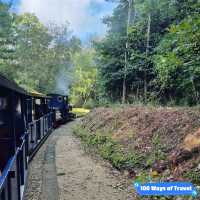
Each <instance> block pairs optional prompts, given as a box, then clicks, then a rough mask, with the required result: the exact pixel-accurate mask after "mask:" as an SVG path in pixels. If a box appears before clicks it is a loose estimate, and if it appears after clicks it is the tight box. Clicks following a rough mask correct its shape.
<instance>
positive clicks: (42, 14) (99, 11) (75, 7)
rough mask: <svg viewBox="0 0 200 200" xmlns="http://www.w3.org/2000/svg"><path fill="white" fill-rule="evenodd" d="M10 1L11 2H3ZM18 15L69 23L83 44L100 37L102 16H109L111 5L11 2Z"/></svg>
mask: <svg viewBox="0 0 200 200" xmlns="http://www.w3.org/2000/svg"><path fill="white" fill-rule="evenodd" d="M4 1H11V0H4ZM12 1H13V3H14V10H15V11H16V12H18V13H24V12H30V13H34V14H35V15H36V16H37V17H38V18H39V19H40V21H41V22H42V23H44V24H48V23H49V22H54V23H57V24H63V23H65V22H66V21H68V22H69V23H70V28H71V29H72V31H73V33H74V34H75V35H76V36H78V37H79V38H80V39H81V40H82V41H83V42H84V41H86V40H87V39H88V38H89V37H90V36H91V35H97V36H100V37H102V36H103V35H105V33H106V26H105V25H104V24H103V23H102V18H103V16H106V15H110V14H111V13H112V10H113V8H114V4H113V3H109V2H106V1H105V0H12Z"/></svg>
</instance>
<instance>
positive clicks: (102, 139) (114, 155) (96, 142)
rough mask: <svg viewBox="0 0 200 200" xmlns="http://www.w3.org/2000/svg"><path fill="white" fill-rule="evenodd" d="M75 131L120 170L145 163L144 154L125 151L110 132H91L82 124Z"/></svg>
mask: <svg viewBox="0 0 200 200" xmlns="http://www.w3.org/2000/svg"><path fill="white" fill-rule="evenodd" d="M73 132H74V134H75V135H76V136H78V137H80V138H81V140H82V141H83V142H84V143H85V144H87V145H88V146H89V147H94V148H95V149H96V150H97V152H98V153H99V154H100V155H101V157H102V158H104V159H106V160H109V161H110V162H111V164H112V165H113V166H114V167H115V168H117V169H119V170H122V169H131V168H133V167H137V166H138V167H141V165H142V163H143V162H142V160H143V159H144V158H143V157H142V156H140V155H138V154H133V153H125V152H123V148H122V146H121V145H120V144H119V143H117V142H115V141H113V139H112V138H111V137H110V136H109V134H107V135H105V134H101V133H96V134H90V133H89V132H88V131H87V130H85V129H83V128H82V127H80V126H76V127H75V128H74V130H73Z"/></svg>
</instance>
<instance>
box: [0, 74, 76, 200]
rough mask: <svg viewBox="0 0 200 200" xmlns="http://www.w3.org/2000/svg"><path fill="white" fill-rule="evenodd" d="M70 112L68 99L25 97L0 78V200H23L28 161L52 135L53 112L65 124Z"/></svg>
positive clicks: (2, 77) (38, 95)
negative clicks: (58, 115) (59, 114)
mask: <svg viewBox="0 0 200 200" xmlns="http://www.w3.org/2000/svg"><path fill="white" fill-rule="evenodd" d="M55 99H57V100H55ZM56 102H57V103H56ZM70 110H71V107H70V106H69V103H68V98H67V97H64V96H61V95H49V96H45V95H42V94H38V93H28V92H27V91H25V90H24V89H22V88H20V87H19V86H18V85H17V84H16V83H15V82H12V81H9V80H8V79H6V78H5V77H4V76H2V75H0V200H21V199H22V198H23V192H24V187H25V185H26V177H27V171H28V163H29V161H30V160H31V158H32V157H33V155H34V154H35V152H36V151H37V150H38V149H39V147H40V146H41V144H42V143H43V142H44V141H45V139H46V138H47V136H48V135H49V134H50V133H51V132H52V130H53V127H54V125H55V123H56V112H57V111H60V113H61V116H60V117H61V119H63V121H67V120H69V119H70V117H72V116H73V115H72V114H71V113H70Z"/></svg>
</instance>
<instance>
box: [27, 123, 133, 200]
mask: <svg viewBox="0 0 200 200" xmlns="http://www.w3.org/2000/svg"><path fill="white" fill-rule="evenodd" d="M73 125H74V122H72V123H69V124H67V125H65V126H62V127H60V128H59V129H57V130H56V131H54V133H53V134H52V135H51V136H50V137H49V138H48V139H47V141H46V143H45V144H44V145H43V146H42V148H41V149H40V150H39V152H38V153H37V155H36V156H35V158H34V159H33V161H32V163H31V165H30V168H29V170H30V172H29V178H28V187H27V189H26V193H25V200H47V199H48V200H129V199H133V197H132V198H131V196H128V192H127V189H126V188H127V186H125V187H124V183H122V179H121V177H120V174H119V173H118V172H117V171H115V170H114V171H113V169H112V168H111V167H109V165H108V164H107V163H105V162H104V161H102V160H101V159H94V158H93V157H91V156H90V155H89V154H87V153H86V152H85V150H84V147H83V145H82V144H81V142H80V140H79V139H78V138H76V137H74V135H73V134H72V126H73ZM129 188H130V186H129Z"/></svg>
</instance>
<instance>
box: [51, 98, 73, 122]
mask: <svg viewBox="0 0 200 200" xmlns="http://www.w3.org/2000/svg"><path fill="white" fill-rule="evenodd" d="M48 96H49V97H51V98H50V100H49V108H51V109H52V110H54V111H55V116H54V118H55V121H60V122H61V123H65V122H67V121H69V120H71V119H74V118H75V117H76V116H75V114H74V113H72V112H71V111H72V106H71V105H70V104H69V98H68V96H66V95H60V94H48Z"/></svg>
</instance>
